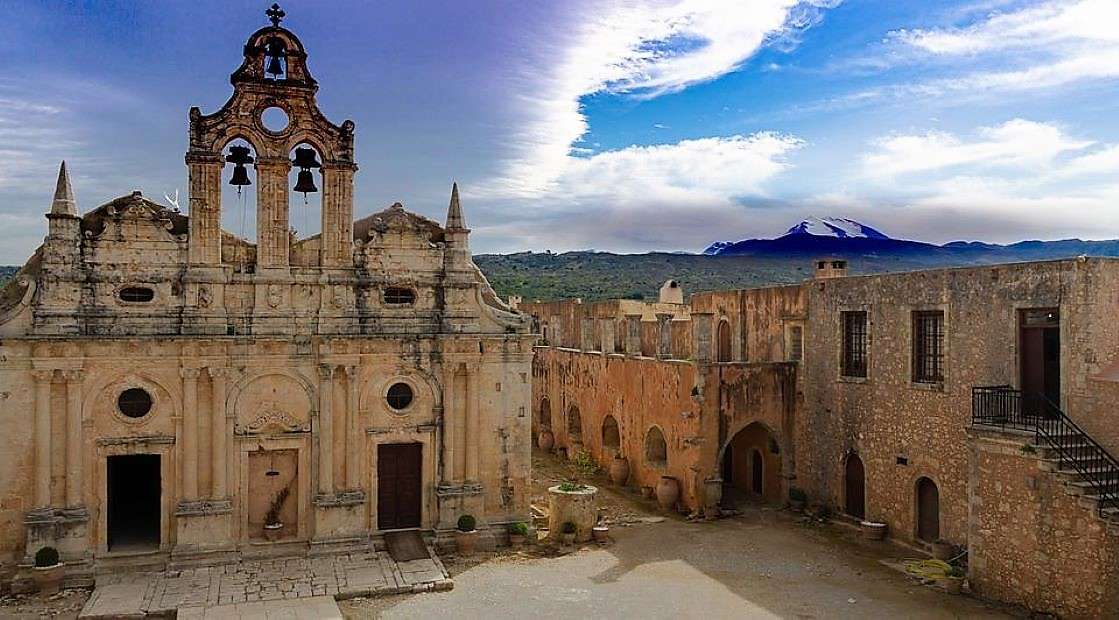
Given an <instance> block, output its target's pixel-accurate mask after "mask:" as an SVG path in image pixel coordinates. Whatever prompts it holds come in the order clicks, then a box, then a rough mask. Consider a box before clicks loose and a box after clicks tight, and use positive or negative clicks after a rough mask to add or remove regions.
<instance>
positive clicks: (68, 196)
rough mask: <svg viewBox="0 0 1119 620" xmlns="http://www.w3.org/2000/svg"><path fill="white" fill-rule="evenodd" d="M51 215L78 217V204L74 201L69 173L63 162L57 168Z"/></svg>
mask: <svg viewBox="0 0 1119 620" xmlns="http://www.w3.org/2000/svg"><path fill="white" fill-rule="evenodd" d="M51 215H72V216H77V215H78V203H77V201H76V200H74V188H73V187H71V186H70V173H69V172H68V171H67V170H66V162H65V161H63V162H62V165H61V166H59V167H58V183H57V184H56V185H55V188H54V200H53V201H52V202H51Z"/></svg>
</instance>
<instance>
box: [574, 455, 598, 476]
mask: <svg viewBox="0 0 1119 620" xmlns="http://www.w3.org/2000/svg"><path fill="white" fill-rule="evenodd" d="M571 462H573V463H575V469H578V470H579V473H580V474H583V475H584V476H593V475H595V474H597V473H598V471H599V469H598V463H596V462H595V461H594V457H593V456H591V453H590V452H587V451H586V450H580V451H578V452H576V453H575V458H573V459H571Z"/></svg>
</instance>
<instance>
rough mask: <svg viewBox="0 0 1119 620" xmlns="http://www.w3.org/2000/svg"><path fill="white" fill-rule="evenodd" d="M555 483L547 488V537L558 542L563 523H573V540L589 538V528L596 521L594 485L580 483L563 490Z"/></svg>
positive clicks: (596, 491)
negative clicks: (574, 487) (572, 488)
mask: <svg viewBox="0 0 1119 620" xmlns="http://www.w3.org/2000/svg"><path fill="white" fill-rule="evenodd" d="M562 486H564V485H562V484H557V485H556V486H554V487H551V488H549V489H548V539H549V540H551V541H552V542H558V541H560V540H562V539H561V536H562V534H563V533H562V532H561V531H560V530H562V529H563V524H564V523H567V522H571V523H574V524H575V534H574V539H573V540H574V542H586V541H588V540H590V539H591V529H592V528H594V526H595V523H596V522H597V517H598V510H597V508H596V506H595V495H596V494H597V493H598V489H597V488H596V487H593V486H590V485H586V484H585V485H580V487H579V488H577V489H574V490H570V491H564V490H561V489H560V487H562Z"/></svg>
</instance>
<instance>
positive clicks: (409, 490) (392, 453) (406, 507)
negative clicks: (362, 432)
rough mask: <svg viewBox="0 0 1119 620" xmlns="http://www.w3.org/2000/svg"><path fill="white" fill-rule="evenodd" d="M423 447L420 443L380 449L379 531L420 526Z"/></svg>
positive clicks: (378, 452)
mask: <svg viewBox="0 0 1119 620" xmlns="http://www.w3.org/2000/svg"><path fill="white" fill-rule="evenodd" d="M422 457H423V446H422V445H421V444H418V443H400V444H385V445H381V446H377V528H378V529H382V530H399V529H405V528H410V527H419V526H420V511H421V503H422V502H421V496H420V490H421V488H422V487H423V475H422V472H423V460H422Z"/></svg>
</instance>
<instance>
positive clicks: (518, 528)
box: [509, 521, 528, 549]
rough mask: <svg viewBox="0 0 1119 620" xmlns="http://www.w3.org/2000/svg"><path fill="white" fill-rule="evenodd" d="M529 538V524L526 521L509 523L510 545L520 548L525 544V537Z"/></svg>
mask: <svg viewBox="0 0 1119 620" xmlns="http://www.w3.org/2000/svg"><path fill="white" fill-rule="evenodd" d="M526 538H528V524H527V523H525V522H524V521H518V522H516V523H512V524H510V525H509V546H510V547H513V548H514V549H520V548H521V547H523V546H524V544H525V539H526Z"/></svg>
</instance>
